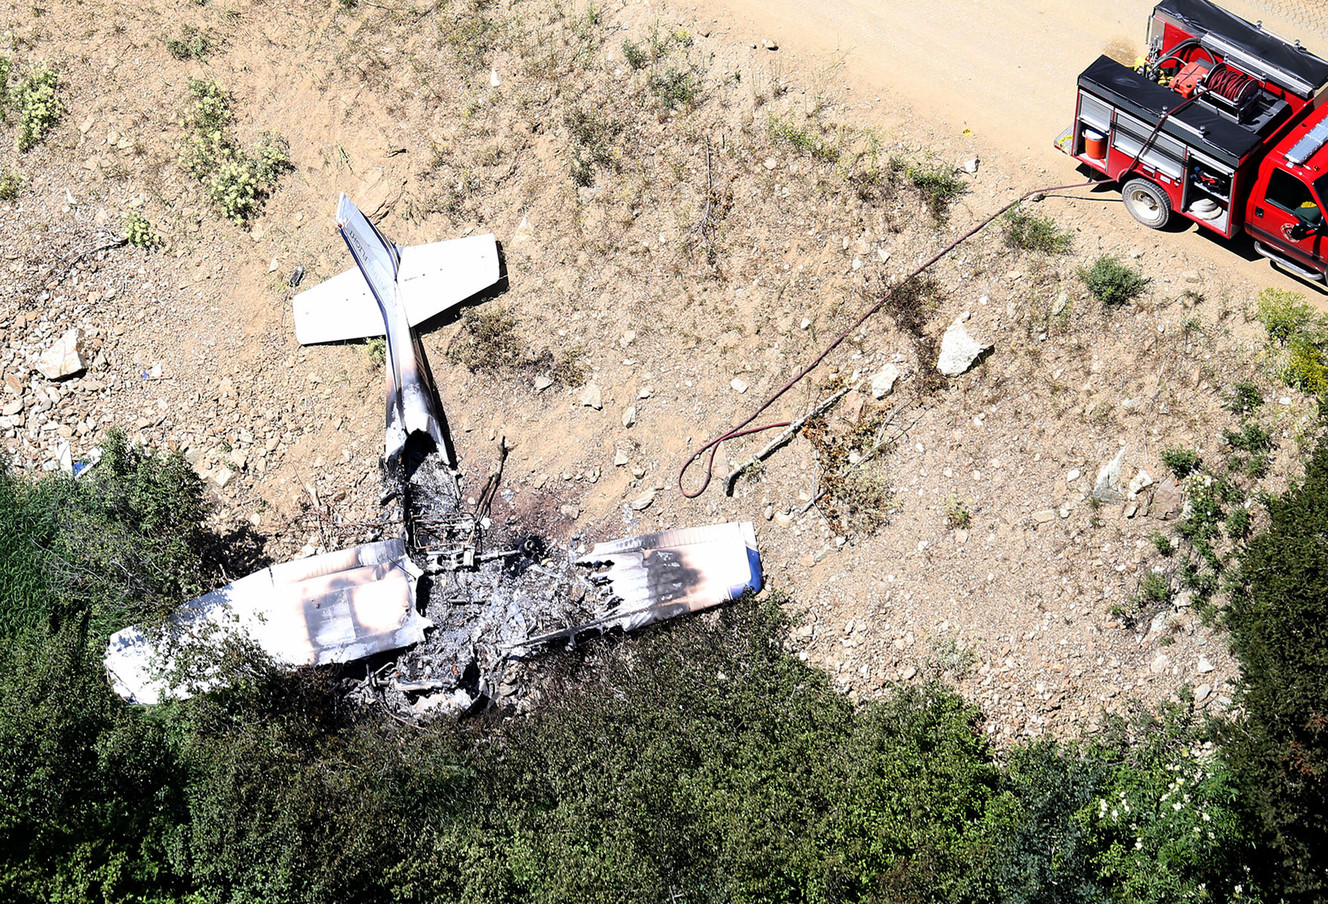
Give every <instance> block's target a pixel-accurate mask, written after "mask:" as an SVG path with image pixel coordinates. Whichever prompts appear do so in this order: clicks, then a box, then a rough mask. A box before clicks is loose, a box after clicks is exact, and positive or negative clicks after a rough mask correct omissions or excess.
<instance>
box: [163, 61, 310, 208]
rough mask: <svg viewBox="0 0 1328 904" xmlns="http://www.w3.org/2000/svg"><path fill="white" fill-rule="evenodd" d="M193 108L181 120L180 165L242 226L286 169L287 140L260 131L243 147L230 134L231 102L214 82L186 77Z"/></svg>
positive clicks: (288, 162)
mask: <svg viewBox="0 0 1328 904" xmlns="http://www.w3.org/2000/svg"><path fill="white" fill-rule="evenodd" d="M189 93H190V95H191V96H192V98H193V104H192V106H191V107H190V108H189V109H188V110H187V111H186V112H185V115H184V116H183V117H182V118H181V125H182V126H183V127H184V129H185V141H184V145H183V147H182V148H181V150H180V164H181V166H183V167H184V169H185V171H186V172H188V173H189V174H190V175H191V176H193V177H194V178H195V179H197V180H198V181H199V182H201V183H202V184H203V187H204V190H205V191H206V192H207V196H208V199H209V200H211V201H212V203H213V205H214V206H215V207H216V209H217V211H218V213H220V214H221V215H222V216H223V217H225V218H226V219H228V220H232V221H234V222H235V223H237V224H240V225H244V224H246V223H247V222H248V221H249V220H250V219H251V218H252V217H253V216H254V215H255V214H257V213H258V211H259V209H260V208H261V206H262V203H263V201H264V200H265V199H266V198H267V196H268V195H269V194H270V193H271V192H272V191H273V190H274V189H275V188H276V186H277V182H278V179H279V178H280V176H281V174H282V173H284V172H286V171H287V170H289V169H291V168H292V167H291V162H290V154H289V150H288V145H287V144H286V140H285V139H284V138H283V137H282V136H281V135H280V134H279V133H277V132H264V133H263V135H262V137H261V138H260V139H259V142H258V144H257V145H256V146H255V147H254V148H253V150H252V151H250V152H248V153H246V152H245V151H243V150H242V149H241V148H240V147H239V145H238V144H237V142H236V141H235V138H234V137H233V136H232V135H231V133H230V125H231V119H232V114H231V106H230V99H229V98H228V97H227V96H226V94H225V92H223V91H222V90H221V88H220V86H218V85H217V83H216V82H212V81H203V80H199V79H190V80H189Z"/></svg>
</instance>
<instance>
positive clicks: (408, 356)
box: [106, 195, 762, 718]
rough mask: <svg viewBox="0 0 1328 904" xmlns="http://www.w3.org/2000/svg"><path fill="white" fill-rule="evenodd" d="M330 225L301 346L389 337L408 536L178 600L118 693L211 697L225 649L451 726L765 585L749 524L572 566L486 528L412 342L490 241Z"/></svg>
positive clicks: (393, 454) (122, 670) (114, 650)
mask: <svg viewBox="0 0 1328 904" xmlns="http://www.w3.org/2000/svg"><path fill="white" fill-rule="evenodd" d="M337 228H338V230H339V232H340V234H341V236H342V238H343V239H344V240H345V242H346V246H347V248H348V249H349V250H350V253H351V257H352V258H353V259H354V262H355V267H353V268H352V269H350V270H348V271H346V272H345V273H342V274H340V275H338V276H335V277H333V278H331V279H329V280H327V281H325V282H323V283H321V284H320V285H318V286H315V287H314V288H312V289H310V290H308V291H306V292H303V293H301V294H300V295H298V296H296V297H295V299H294V309H295V328H296V338H297V339H298V340H299V341H300V343H301V344H305V345H308V344H314V343H323V342H335V341H343V340H348V339H357V338H365V337H370V336H386V351H387V356H386V357H387V360H386V369H387V399H386V402H387V418H386V421H387V424H386V436H385V443H384V456H383V473H384V480H385V483H386V492H385V494H384V499H385V501H386V502H390V503H391V504H393V505H396V506H398V507H399V511H400V519H399V522H398V523H399V526H400V536H399V537H397V538H394V539H387V540H382V541H379V542H375V543H365V544H362V545H360V546H356V547H353V548H350V549H344V550H339V551H336V552H329V553H324V554H321V555H315V556H311V557H307V558H303V559H298V560H296V561H293V562H286V563H283V564H280V565H273V566H271V567H268V568H264V569H262V570H261V571H258V572H256V573H254V574H251V575H249V576H248V577H245V578H242V579H240V580H238V581H235V582H234V583H232V584H229V585H227V586H225V587H222V588H220V589H218V590H214V591H212V592H211V593H207V594H204V595H203V596H201V597H198V598H197V599H195V600H192V601H190V602H189V603H186V604H185V605H183V606H182V607H181V608H180V609H179V610H177V612H176V613H175V614H174V616H172V618H171V619H170V623H169V624H168V625H167V626H166V627H165V628H163V629H160V630H157V631H152V632H148V631H145V630H142V629H140V628H138V627H130V628H126V629H124V630H122V631H120V632H118V633H117V634H115V635H114V636H112V637H111V639H110V642H109V644H108V646H107V651H106V668H107V672H108V675H109V677H110V679H111V682H112V685H113V686H114V689H115V690H116V692H117V693H119V694H120V695H121V696H122V697H124V698H125V699H126V700H129V701H131V702H136V703H145V704H151V703H157V702H161V701H163V700H166V699H181V698H185V697H188V696H190V695H192V694H194V693H199V692H202V691H206V690H208V689H210V688H212V687H214V686H216V685H218V684H219V683H221V682H223V681H224V680H225V676H224V673H223V672H222V671H221V669H220V665H219V663H220V662H221V661H222V659H223V653H224V648H225V647H226V646H227V645H231V644H249V645H252V646H254V647H256V648H257V649H258V650H259V651H261V652H262V653H263V654H265V655H266V656H267V657H269V658H270V659H271V660H272V661H273V662H274V663H276V664H278V665H283V666H287V667H296V666H302V665H324V664H329V663H350V662H359V661H362V660H363V661H365V662H366V665H365V671H364V674H365V676H366V677H365V679H364V680H363V682H361V683H360V684H359V686H358V689H357V695H358V696H361V697H364V698H366V699H378V700H382V701H386V702H388V703H389V704H391V705H393V706H395V707H396V708H397V709H407V710H408V711H409V712H410V713H411V714H412V715H414V716H418V717H426V718H427V717H432V716H436V715H444V714H447V715H456V714H460V713H462V712H465V711H467V710H469V709H471V708H472V707H474V706H476V705H478V704H479V703H480V702H481V701H483V700H484V699H492V698H495V697H498V696H500V688H502V686H503V677H504V672H505V670H506V668H507V667H508V665H509V663H510V662H511V661H512V660H514V659H520V658H523V657H528V656H530V655H531V654H535V653H538V652H540V651H542V650H546V649H548V648H550V647H551V646H553V645H557V644H560V643H563V642H566V641H570V640H575V639H576V638H577V637H578V636H580V635H582V634H585V633H587V632H604V631H608V630H612V629H619V630H624V631H631V630H636V629H638V628H642V627H645V626H647V625H650V624H653V623H655V622H659V621H662V620H665V619H669V618H674V617H676V616H679V615H684V614H687V613H691V612H697V611H700V610H702V609H707V608H710V607H712V606H716V605H719V604H722V603H724V602H727V601H729V600H732V599H736V598H737V597H738V596H740V595H741V594H742V593H744V592H746V591H748V590H751V591H757V590H759V589H760V588H761V582H762V577H761V563H760V557H759V555H758V553H757V550H756V537H755V532H754V530H753V528H752V525H751V524H750V523H748V522H743V523H729V524H721V525H715V526H710V527H700V528H690V529H683V530H675V531H668V532H664V533H657V534H646V535H642V536H637V537H630V538H627V539H622V540H615V541H610V542H603V543H597V544H595V545H594V546H593V547H592V548H590V549H589V550H588V551H585V552H584V553H583V554H582V555H580V556H579V557H578V556H576V555H574V554H573V553H572V552H571V551H567V552H565V553H564V554H562V555H561V556H560V555H557V554H554V553H552V552H551V551H547V550H544V549H543V548H542V545H541V544H539V543H537V542H534V541H531V540H529V539H526V538H523V537H522V536H521V535H520V534H519V533H510V534H509V535H504V534H503V531H504V530H505V529H506V527H505V526H504V527H495V526H494V525H493V524H492V523H491V521H490V518H489V507H490V505H491V504H492V502H493V500H494V498H495V497H496V495H497V493H498V491H499V487H500V483H501V477H502V462H501V460H500V462H499V466H498V468H497V469H495V470H494V471H493V472H492V473H490V475H489V477H488V480H487V482H486V484H485V486H484V487H483V488H482V490H481V492H480V493H478V494H477V495H475V496H474V497H473V499H474V500H475V501H474V504H470V503H469V502H468V501H467V498H466V497H465V496H463V494H462V491H461V482H460V477H459V474H458V471H457V461H456V457H455V455H454V452H453V450H452V448H451V446H450V440H449V436H448V433H447V430H446V422H445V420H444V418H443V416H442V412H441V408H440V405H439V401H438V393H437V390H436V388H435V386H434V384H433V378H432V374H431V372H430V370H429V366H428V362H427V359H426V357H425V353H424V348H423V346H422V344H421V343H420V341H419V336H418V335H417V334H416V332H415V327H416V326H417V325H418V324H420V323H421V322H423V321H425V320H427V319H429V318H431V317H433V316H435V315H437V314H439V313H442V312H443V311H445V310H447V309H449V308H451V307H454V306H455V305H457V304H459V303H461V302H462V301H465V300H466V299H468V298H471V297H472V296H474V295H476V294H477V293H480V292H482V291H484V290H485V289H487V288H489V287H490V286H492V285H494V284H495V283H496V282H497V281H498V279H499V275H500V266H499V259H498V248H497V242H496V240H495V238H494V236H493V235H491V234H489V235H481V236H471V237H467V238H462V239H454V240H451V241H443V242H435V243H432V244H427V245H417V246H413V247H406V248H402V247H399V246H397V245H395V244H393V243H392V242H390V241H388V240H387V239H385V238H384V237H383V236H382V234H381V233H380V232H379V231H378V230H377V228H375V227H374V226H373V224H372V223H370V222H369V220H368V219H367V218H366V217H365V216H364V215H363V214H362V213H361V212H360V211H359V210H358V209H357V208H356V207H355V205H354V204H352V203H351V202H350V200H349V199H348V198H347V197H346V196H345V195H342V196H341V200H340V203H339V205H338V209H337ZM500 453H501V454H502V455H503V456H505V449H503V448H502V447H501V446H500ZM517 529H518V530H519V526H517ZM533 547H538V548H533ZM186 663H188V664H187V665H186ZM200 663H202V666H201V668H200V665H199V664H200Z"/></svg>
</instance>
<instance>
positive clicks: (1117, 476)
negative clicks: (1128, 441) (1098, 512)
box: [1093, 446, 1129, 502]
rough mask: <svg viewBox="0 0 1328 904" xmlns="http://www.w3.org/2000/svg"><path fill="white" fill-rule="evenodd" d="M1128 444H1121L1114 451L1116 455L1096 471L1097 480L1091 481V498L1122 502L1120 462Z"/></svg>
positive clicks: (1123, 458)
mask: <svg viewBox="0 0 1328 904" xmlns="http://www.w3.org/2000/svg"><path fill="white" fill-rule="evenodd" d="M1127 448H1129V447H1128V446H1121V450H1120V451H1119V452H1117V453H1116V457H1115V458H1113V459H1112V460H1111V461H1109V462H1107V463H1106V464H1105V465H1103V466H1102V469H1101V470H1099V471H1098V472H1097V480H1096V481H1094V482H1093V498H1094V499H1096V500H1097V501H1098V502H1124V501H1125V498H1124V496H1123V495H1122V494H1121V490H1120V484H1121V464H1122V462H1124V461H1125V450H1126V449H1127Z"/></svg>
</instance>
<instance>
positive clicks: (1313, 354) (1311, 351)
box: [1282, 336, 1328, 399]
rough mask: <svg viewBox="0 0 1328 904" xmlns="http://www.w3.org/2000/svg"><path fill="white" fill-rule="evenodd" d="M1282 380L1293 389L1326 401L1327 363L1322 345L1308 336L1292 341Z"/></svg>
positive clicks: (1288, 349)
mask: <svg viewBox="0 0 1328 904" xmlns="http://www.w3.org/2000/svg"><path fill="white" fill-rule="evenodd" d="M1282 379H1283V381H1284V382H1285V383H1286V384H1287V385H1288V386H1290V387H1292V388H1293V389H1299V390H1300V391H1301V392H1304V393H1307V394H1308V395H1312V396H1317V397H1318V398H1319V399H1328V361H1325V357H1324V347H1323V345H1322V344H1321V343H1320V342H1318V341H1316V340H1314V339H1311V338H1309V337H1308V336H1298V337H1296V338H1295V339H1292V340H1291V342H1290V343H1289V345H1288V347H1287V360H1286V366H1285V367H1284V368H1283V370H1282Z"/></svg>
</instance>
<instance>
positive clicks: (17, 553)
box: [0, 431, 208, 639]
mask: <svg viewBox="0 0 1328 904" xmlns="http://www.w3.org/2000/svg"><path fill="white" fill-rule="evenodd" d="M102 448H103V454H102V460H101V462H100V463H99V464H98V465H97V466H96V467H95V468H93V469H92V471H90V472H89V475H88V476H87V477H83V478H80V479H79V480H77V481H75V480H73V479H72V478H69V477H62V476H52V477H48V478H46V479H43V480H41V481H39V482H37V483H35V484H32V485H27V484H25V483H23V482H21V481H20V480H19V479H18V478H15V477H13V476H11V475H7V474H6V475H3V476H0V570H3V573H4V574H6V575H8V579H7V580H5V581H4V582H0V637H6V636H13V635H15V634H18V633H22V632H24V631H29V630H36V629H39V628H45V627H46V626H54V627H59V626H61V625H63V624H67V623H70V622H73V623H81V624H84V625H86V627H87V630H88V631H89V632H90V634H91V635H92V636H93V637H94V638H103V639H104V638H105V637H106V636H107V635H109V634H111V633H112V632H114V631H117V630H119V629H120V628H123V627H125V626H126V625H129V624H133V623H139V622H142V623H148V624H159V623H161V622H162V621H163V620H164V619H165V618H166V616H167V615H169V614H170V612H172V611H173V610H174V609H175V607H176V606H178V605H179V604H180V603H181V602H183V601H184V600H186V599H188V598H190V597H192V596H194V595H196V594H197V593H198V592H200V591H201V589H202V584H203V580H204V574H205V571H204V567H203V562H202V554H203V550H204V548H205V546H206V544H207V534H206V532H205V531H204V529H203V526H202V521H203V518H204V517H205V515H206V513H207V511H208V506H207V503H206V502H205V500H204V496H203V486H202V482H201V481H200V480H199V478H198V476H197V475H196V474H195V473H194V471H193V469H192V468H191V467H190V466H189V464H188V463H187V462H186V461H185V460H184V458H183V456H180V455H179V454H176V455H172V456H169V457H166V458H158V457H156V456H154V455H150V454H148V453H146V452H143V451H141V450H138V449H134V448H132V447H131V446H130V445H129V444H128V442H127V441H126V440H125V438H124V435H123V434H122V433H119V432H116V431H112V432H111V433H110V434H108V435H107V437H106V440H105V442H104V443H103V446H102ZM5 563H7V564H5Z"/></svg>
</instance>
